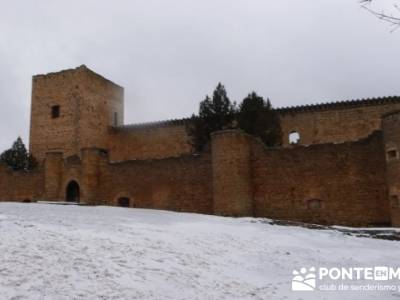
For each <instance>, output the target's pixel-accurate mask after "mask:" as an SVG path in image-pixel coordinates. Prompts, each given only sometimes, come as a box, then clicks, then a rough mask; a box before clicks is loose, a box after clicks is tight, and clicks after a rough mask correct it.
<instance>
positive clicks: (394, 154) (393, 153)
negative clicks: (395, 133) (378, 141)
mask: <svg viewBox="0 0 400 300" xmlns="http://www.w3.org/2000/svg"><path fill="white" fill-rule="evenodd" d="M396 158H397V150H395V149H391V150H388V151H387V159H388V160H392V159H396Z"/></svg>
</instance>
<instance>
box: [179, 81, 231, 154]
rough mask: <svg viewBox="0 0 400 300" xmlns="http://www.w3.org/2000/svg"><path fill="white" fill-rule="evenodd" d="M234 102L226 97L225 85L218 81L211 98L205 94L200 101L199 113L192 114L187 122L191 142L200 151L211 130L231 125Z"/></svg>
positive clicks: (208, 139) (208, 138)
mask: <svg viewBox="0 0 400 300" xmlns="http://www.w3.org/2000/svg"><path fill="white" fill-rule="evenodd" d="M234 116H235V104H232V103H231V101H230V100H229V98H228V95H227V92H226V90H225V87H224V86H223V85H222V84H221V83H219V84H218V86H217V87H216V89H215V90H214V93H213V97H212V99H211V98H210V97H209V96H207V97H206V98H205V99H204V100H203V101H202V102H200V109H199V115H197V116H196V115H193V116H192V118H191V121H190V123H189V124H188V128H187V129H188V133H189V136H190V137H191V144H192V145H193V146H194V148H195V149H196V150H197V151H201V150H202V149H203V148H204V146H205V145H206V144H207V143H208V142H209V141H210V135H211V133H212V132H215V131H218V130H223V129H228V128H232V127H233V121H234Z"/></svg>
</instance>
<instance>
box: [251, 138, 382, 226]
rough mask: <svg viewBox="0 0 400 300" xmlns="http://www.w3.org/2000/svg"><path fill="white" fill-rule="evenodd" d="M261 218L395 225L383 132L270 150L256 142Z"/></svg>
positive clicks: (256, 188)
mask: <svg viewBox="0 0 400 300" xmlns="http://www.w3.org/2000/svg"><path fill="white" fill-rule="evenodd" d="M252 170H253V185H254V205H255V216H257V217H268V218H276V219H286V220H297V221H305V222H314V223H319V224H342V225H353V226H367V225H379V224H390V212H389V201H388V197H387V188H386V180H385V155H384V149H383V142H382V134H381V132H377V133H375V134H373V135H372V136H370V137H369V138H367V139H364V140H361V141H358V142H347V143H343V144H322V145H314V146H309V147H304V146H298V147H295V148H292V149H288V148H286V149H276V150H267V149H265V148H264V147H263V146H262V145H261V144H260V143H253V161H252Z"/></svg>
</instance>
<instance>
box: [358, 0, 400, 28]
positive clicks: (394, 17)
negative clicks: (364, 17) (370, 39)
mask: <svg viewBox="0 0 400 300" xmlns="http://www.w3.org/2000/svg"><path fill="white" fill-rule="evenodd" d="M360 2H361V7H362V8H363V9H365V10H366V11H368V12H369V13H371V14H372V15H374V16H375V17H377V18H378V19H380V20H382V21H384V22H387V23H389V24H390V25H391V26H393V30H392V31H395V30H396V29H398V28H399V27H400V6H399V5H398V4H397V3H393V8H394V13H388V12H386V11H384V10H382V11H378V10H376V9H374V8H371V6H370V4H371V3H372V2H375V0H360Z"/></svg>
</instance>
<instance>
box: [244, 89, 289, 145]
mask: <svg viewBox="0 0 400 300" xmlns="http://www.w3.org/2000/svg"><path fill="white" fill-rule="evenodd" d="M238 127H239V128H240V129H242V130H243V131H245V132H247V133H248V134H251V135H253V136H257V137H259V138H261V140H262V141H263V142H264V144H266V145H267V146H269V147H272V146H279V145H281V144H282V138H281V126H280V120H279V116H278V115H277V113H276V112H275V111H274V110H273V109H272V105H271V102H270V101H269V99H267V101H265V100H264V99H263V98H262V97H260V96H258V95H257V94H256V93H255V92H252V93H251V94H249V95H248V96H247V97H246V98H245V99H244V100H243V102H242V103H241V104H240V107H239V113H238Z"/></svg>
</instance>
